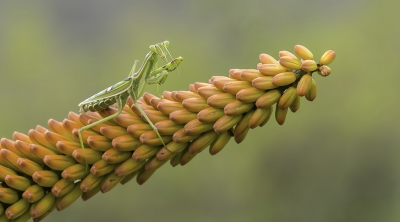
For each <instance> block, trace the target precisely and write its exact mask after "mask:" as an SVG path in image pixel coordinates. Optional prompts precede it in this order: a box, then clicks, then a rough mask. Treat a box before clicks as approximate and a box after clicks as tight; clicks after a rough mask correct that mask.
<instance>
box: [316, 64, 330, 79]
mask: <svg viewBox="0 0 400 222" xmlns="http://www.w3.org/2000/svg"><path fill="white" fill-rule="evenodd" d="M331 71H332V70H331V68H329V67H328V66H325V65H323V66H321V67H319V70H318V74H319V75H321V76H323V77H326V76H329V74H331Z"/></svg>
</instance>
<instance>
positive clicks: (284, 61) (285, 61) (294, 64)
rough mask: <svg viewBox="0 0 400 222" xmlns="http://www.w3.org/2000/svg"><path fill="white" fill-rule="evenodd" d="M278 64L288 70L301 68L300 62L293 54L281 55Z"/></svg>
mask: <svg viewBox="0 0 400 222" xmlns="http://www.w3.org/2000/svg"><path fill="white" fill-rule="evenodd" d="M279 64H281V65H282V66H283V67H285V68H286V69H289V70H298V69H300V68H301V62H300V60H298V59H297V58H296V57H293V56H282V57H281V58H280V59H279Z"/></svg>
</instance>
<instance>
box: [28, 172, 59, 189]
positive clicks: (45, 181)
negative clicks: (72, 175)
mask: <svg viewBox="0 0 400 222" xmlns="http://www.w3.org/2000/svg"><path fill="white" fill-rule="evenodd" d="M32 179H33V181H35V182H36V183H37V184H39V185H40V186H42V187H52V186H54V184H56V183H57V182H58V180H59V178H58V175H57V174H56V173H55V172H53V171H49V170H41V171H36V172H35V173H34V174H33V175H32Z"/></svg>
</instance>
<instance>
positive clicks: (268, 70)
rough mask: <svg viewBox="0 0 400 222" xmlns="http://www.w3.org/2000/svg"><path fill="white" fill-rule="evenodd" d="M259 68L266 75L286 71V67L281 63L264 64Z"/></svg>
mask: <svg viewBox="0 0 400 222" xmlns="http://www.w3.org/2000/svg"><path fill="white" fill-rule="evenodd" d="M258 70H259V71H260V72H261V73H262V74H264V75H266V76H274V75H276V74H278V73H281V72H285V71H286V68H285V67H283V66H281V65H280V64H263V65H260V67H258Z"/></svg>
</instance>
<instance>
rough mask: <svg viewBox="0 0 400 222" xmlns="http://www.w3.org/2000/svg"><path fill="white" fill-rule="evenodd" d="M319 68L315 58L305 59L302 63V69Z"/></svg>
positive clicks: (307, 70)
mask: <svg viewBox="0 0 400 222" xmlns="http://www.w3.org/2000/svg"><path fill="white" fill-rule="evenodd" d="M317 68H318V66H317V63H316V62H315V61H314V60H304V61H303V62H302V63H301V70H303V71H305V72H311V71H315V70H316V69H317Z"/></svg>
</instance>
